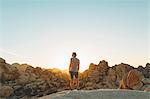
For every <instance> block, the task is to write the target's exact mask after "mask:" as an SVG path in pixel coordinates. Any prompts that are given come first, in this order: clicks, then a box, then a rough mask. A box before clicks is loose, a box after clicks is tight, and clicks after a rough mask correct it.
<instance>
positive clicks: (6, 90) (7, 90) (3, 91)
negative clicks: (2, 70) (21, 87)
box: [0, 86, 14, 97]
mask: <svg viewBox="0 0 150 99" xmlns="http://www.w3.org/2000/svg"><path fill="white" fill-rule="evenodd" d="M13 92H14V90H13V88H12V87H10V86H1V87H0V97H9V96H11V95H12V94H13Z"/></svg>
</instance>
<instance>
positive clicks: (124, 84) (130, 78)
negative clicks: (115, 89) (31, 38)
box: [120, 69, 144, 90]
mask: <svg viewBox="0 0 150 99" xmlns="http://www.w3.org/2000/svg"><path fill="white" fill-rule="evenodd" d="M143 79H144V76H143V74H142V73H141V72H139V71H138V70H136V69H134V70H131V71H129V72H128V73H127V74H126V75H125V76H124V77H123V79H122V81H121V83H120V89H134V90H140V89H141V88H142V87H143V83H142V80H143Z"/></svg>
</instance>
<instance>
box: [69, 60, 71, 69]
mask: <svg viewBox="0 0 150 99" xmlns="http://www.w3.org/2000/svg"><path fill="white" fill-rule="evenodd" d="M69 71H71V59H70V65H69Z"/></svg>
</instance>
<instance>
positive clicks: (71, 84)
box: [70, 79, 73, 90]
mask: <svg viewBox="0 0 150 99" xmlns="http://www.w3.org/2000/svg"><path fill="white" fill-rule="evenodd" d="M70 89H71V90H72V89H73V80H72V79H71V80H70Z"/></svg>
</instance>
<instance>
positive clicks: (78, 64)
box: [78, 60, 80, 71]
mask: <svg viewBox="0 0 150 99" xmlns="http://www.w3.org/2000/svg"><path fill="white" fill-rule="evenodd" d="M79 69H80V60H79V63H78V71H79Z"/></svg>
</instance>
